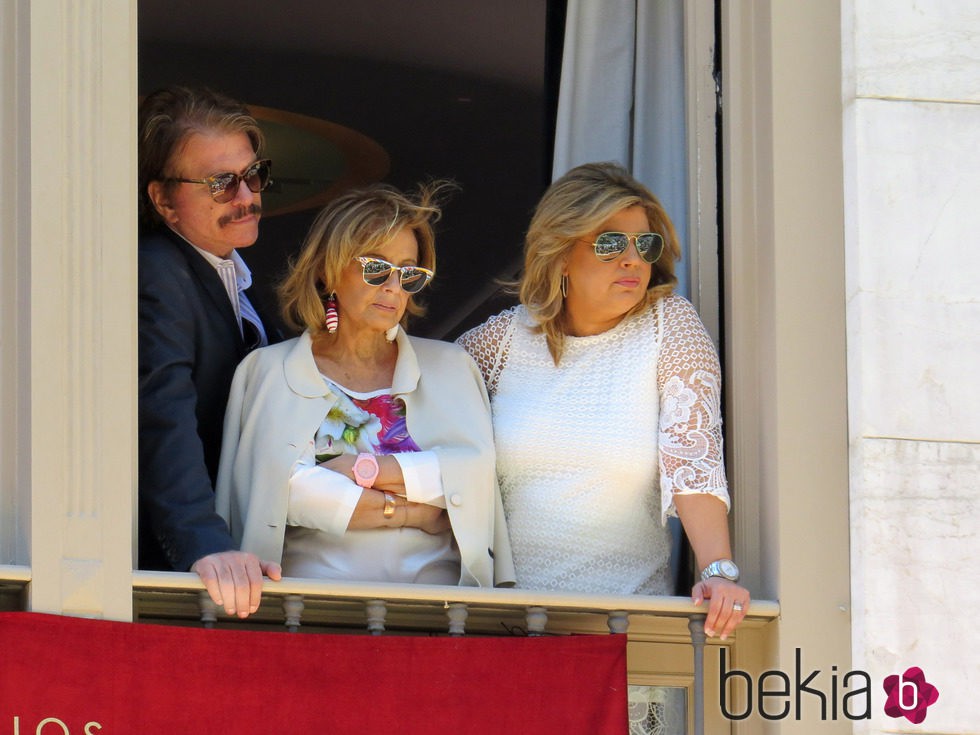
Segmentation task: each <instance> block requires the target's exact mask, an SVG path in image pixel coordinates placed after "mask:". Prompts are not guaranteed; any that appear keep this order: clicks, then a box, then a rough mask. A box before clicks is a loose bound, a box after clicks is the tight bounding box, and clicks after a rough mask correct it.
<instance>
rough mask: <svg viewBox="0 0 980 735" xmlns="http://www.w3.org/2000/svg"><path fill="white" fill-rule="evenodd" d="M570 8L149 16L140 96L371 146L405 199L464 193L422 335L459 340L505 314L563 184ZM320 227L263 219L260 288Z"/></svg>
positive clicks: (447, 1)
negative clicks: (211, 94) (262, 111)
mask: <svg viewBox="0 0 980 735" xmlns="http://www.w3.org/2000/svg"><path fill="white" fill-rule="evenodd" d="M555 2H556V0H355V1H354V2H336V1H331V0H280V1H279V2H268V0H238V1H237V2H236V1H234V0H208V2H201V0H139V4H138V9H139V92H140V94H147V93H149V92H151V91H153V90H154V89H157V88H159V87H163V86H167V85H170V84H190V85H203V86H209V87H211V88H213V89H217V90H220V91H222V92H225V93H227V94H229V95H231V96H232V97H235V98H237V99H239V100H241V101H243V102H245V103H247V104H250V105H259V106H264V107H268V108H272V109H275V110H281V111H285V112H288V113H297V114H300V115H307V116H311V117H314V118H318V119H320V120H324V121H328V122H330V123H334V124H336V125H340V126H344V127H346V128H350V129H352V130H355V131H357V132H358V133H360V134H362V135H365V136H367V137H368V138H370V139H371V140H373V141H375V142H376V143H377V144H378V145H380V146H381V148H383V149H384V151H385V152H386V153H387V154H388V156H389V157H390V162H391V165H390V169H389V172H388V174H387V175H386V177H385V180H386V181H388V182H390V183H392V184H394V185H396V186H398V187H401V188H403V189H408V188H411V187H412V186H413V185H414V184H415V183H417V182H420V181H424V180H426V179H431V178H450V179H453V180H454V181H456V182H457V183H458V184H459V185H460V191H459V193H457V194H456V195H454V196H453V197H452V199H451V200H450V201H449V202H448V203H447V205H446V206H445V208H444V216H443V219H442V220H441V221H440V223H439V228H438V240H437V250H438V257H439V260H438V267H437V272H436V278H435V279H434V280H433V282H432V285H431V286H430V287H429V288H428V289H426V294H425V298H426V300H427V302H428V308H429V312H428V315H427V316H426V317H425V318H424V319H422V320H419V321H417V322H415V323H414V324H413V326H412V331H413V332H415V333H416V334H420V335H422V336H432V337H440V338H452V337H454V336H455V335H457V334H458V333H459V332H460V331H461V330H462V329H463V328H465V327H468V326H472V325H473V324H475V323H477V322H478V321H480V320H481V319H482V318H483V317H485V316H486V315H487V314H488V313H489V312H491V311H493V310H496V308H498V306H499V304H500V303H501V301H500V299H499V298H498V294H499V288H498V286H497V285H496V284H497V280H498V279H505V280H506V279H510V278H512V277H513V276H514V271H515V268H516V267H517V265H518V264H519V262H520V252H521V247H522V241H523V233H524V230H525V228H526V227H527V222H528V219H529V216H530V212H531V210H532V209H533V207H534V203H535V202H536V201H537V199H538V197H539V196H540V194H541V192H542V190H543V188H544V186H545V185H546V183H547V178H548V174H550V149H549V144H548V142H547V141H548V137H549V126H550V123H549V122H548V103H547V99H546V93H545V89H546V87H545V57H546V36H547V12H548V8H549V7H550V6H552V5H554V4H555ZM292 142H295V141H292ZM267 152H268V154H269V155H270V157H272V158H273V162H274V168H273V178H276V177H279V178H282V179H284V180H285V179H288V178H292V177H296V176H300V177H301V176H302V174H301V172H297V171H291V170H289V169H288V161H289V159H290V156H288V155H286V152H284V151H283V150H279V151H278V154H279V155H278V156H277V151H275V150H272V148H271V146H270V148H269V149H268V151H267ZM269 203H270V205H271V204H272V202H271V199H270V202H269ZM314 215H315V210H307V211H305V212H298V213H291V214H282V215H279V216H269V217H267V218H265V219H263V222H262V225H261V228H260V237H259V242H258V243H257V244H256V245H255V246H254V247H252V248H249V250H248V251H247V252H246V253H244V255H245V258H246V259H247V260H248V262H249V264H250V265H251V267H252V269H253V272H254V273H255V275H256V281H255V283H256V285H257V286H258V287H259V288H269V289H270V290H271V287H272V285H273V284H274V282H275V281H276V280H278V279H279V278H280V277H281V275H282V274H283V272H284V271H285V269H286V268H287V263H288V260H289V258H290V257H291V256H292V255H293V254H294V253H295V252H296V251H297V250H298V248H299V246H300V243H301V242H302V240H303V238H304V236H305V234H306V232H307V230H308V229H309V225H310V222H311V221H312V219H313V216H314ZM270 295H271V294H270Z"/></svg>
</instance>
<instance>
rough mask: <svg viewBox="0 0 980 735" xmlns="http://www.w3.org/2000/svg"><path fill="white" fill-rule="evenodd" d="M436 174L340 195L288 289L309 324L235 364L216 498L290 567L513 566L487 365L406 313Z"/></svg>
mask: <svg viewBox="0 0 980 735" xmlns="http://www.w3.org/2000/svg"><path fill="white" fill-rule="evenodd" d="M438 190H439V187H438V186H428V187H420V189H419V191H418V193H417V195H416V196H414V197H408V196H405V195H404V194H402V193H401V192H399V191H397V190H396V189H394V188H392V187H390V186H386V185H376V186H373V187H369V188H367V189H362V190H357V191H354V192H350V193H348V194H345V195H344V196H342V197H340V198H339V199H337V200H335V201H333V202H332V203H330V204H329V205H328V206H327V207H326V208H325V209H324V210H323V211H322V212H321V213H320V214H319V216H318V217H317V218H316V220H315V221H314V223H313V225H312V228H311V230H310V233H309V235H308V236H307V239H306V242H305V244H304V246H303V249H302V251H301V253H300V255H299V258H298V259H297V262H296V263H295V264H294V266H293V269H292V271H291V273H290V275H289V276H288V278H287V280H286V281H285V282H284V284H283V286H282V288H281V291H280V297H281V300H282V304H283V313H284V316H285V318H286V320H287V321H288V322H290V323H291V324H292V325H293V326H294V327H298V328H302V329H303V330H304V332H303V334H302V336H300V337H298V338H296V339H294V340H290V341H288V342H285V343H282V344H279V345H275V346H273V347H270V348H266V349H261V350H257V351H256V352H254V353H252V354H251V355H249V356H248V357H247V358H246V359H245V360H244V361H243V362H242V364H241V365H240V366H239V368H238V371H237V373H236V375H235V380H234V382H233V384H232V388H231V395H230V397H229V401H228V409H227V413H226V419H225V433H224V440H223V441H224V451H223V454H222V458H221V465H220V470H219V474H218V486H217V505H218V512H219V513H221V515H222V516H223V517H224V518H225V519H226V520H227V521H228V524H229V527H230V529H231V533H232V536H233V538H235V540H236V541H237V542H239V543H240V544H241V549H242V550H243V551H249V552H253V553H255V554H257V555H258V556H259V558H262V559H272V560H277V561H278V560H281V563H282V567H283V574H284V575H286V576H293V577H312V578H326V579H342V580H352V581H383V582H409V583H413V582H414V583H428V584H462V585H479V586H492V585H494V584H497V585H507V584H511V583H512V582H513V568H512V564H511V558H510V545H509V541H508V537H507V531H506V526H505V522H504V517H503V508H502V504H501V500H500V494H499V491H498V488H497V481H496V474H495V456H494V450H493V430H492V427H491V422H490V414H489V402H488V399H487V394H486V391H485V389H484V385H483V380H482V377H481V374H480V372H479V370H478V369H477V368H476V365H475V364H474V363H473V361H472V359H471V358H470V357H469V356H468V355H467V354H466V353H465V352H464V351H463V350H462V349H460V348H459V347H457V346H455V345H451V344H448V343H444V342H438V341H434V340H426V339H420V338H415V337H409V336H408V335H407V334H406V333H405V332H404V329H403V326H404V323H405V320H406V318H407V316H408V315H409V314H412V313H415V314H417V313H420V311H421V309H420V307H419V305H418V304H417V303H416V302H415V300H414V299H415V295H416V294H417V293H418V292H419V291H420V290H421V289H422V288H423V287H424V286H425V285H426V284H427V283H428V281H429V279H431V277H432V275H433V273H434V270H435V248H434V236H433V231H432V224H431V223H432V222H433V221H434V220H435V219H436V218H437V217H438V215H439V209H438V207H437V205H436V204H435V201H434V197H435V196H436V194H437V193H438Z"/></svg>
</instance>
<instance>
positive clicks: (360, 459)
mask: <svg viewBox="0 0 980 735" xmlns="http://www.w3.org/2000/svg"><path fill="white" fill-rule="evenodd" d="M380 471H381V468H380V467H378V459H377V458H376V457H375V456H374V455H373V454H368V453H367V452H361V453H360V454H358V455H357V459H355V460H354V482H356V483H357V484H358V485H360V486H361V487H374V481H375V480H377V479H378V473H379V472H380Z"/></svg>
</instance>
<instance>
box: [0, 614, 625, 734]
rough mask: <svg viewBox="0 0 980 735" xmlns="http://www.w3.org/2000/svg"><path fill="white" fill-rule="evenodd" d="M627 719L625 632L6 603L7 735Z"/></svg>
mask: <svg viewBox="0 0 980 735" xmlns="http://www.w3.org/2000/svg"><path fill="white" fill-rule="evenodd" d="M626 730H627V710H626V637H625V636H622V635H616V636H613V635H609V636H572V637H568V636H562V637H541V638H475V637H464V638H446V637H440V638H435V637H422V636H411V637H410V636H395V635H384V636H379V637H373V636H354V635H328V634H323V635H320V634H310V633H297V634H292V633H286V632H272V633H266V632H252V631H228V630H203V629H198V628H177V627H169V626H158V625H145V624H134V623H115V622H109V621H104V620H87V619H81V618H69V617H59V616H55V615H41V614H36V613H0V735H178V734H181V733H194V734H197V733H208V734H212V733H213V734H215V735H224V734H225V733H228V734H229V735H252V734H253V733H254V734H255V735H259V734H260V733H261V735H268V734H269V733H299V734H305V733H317V734H318V735H319V734H320V733H330V734H333V733H357V734H358V735H365V734H370V733H397V734H398V735H414V734H415V733H419V734H421V733H426V734H429V733H437V734H439V735H449V733H463V734H464V735H484V734H486V735H490V734H491V733H492V734H493V735H500V734H501V733H503V734H508V735H509V734H511V733H535V735H547V734H548V733H554V734H555V735H570V734H575V733H582V734H583V735H596V734H597V733H617V734H621V733H625V732H626Z"/></svg>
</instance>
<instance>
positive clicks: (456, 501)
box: [449, 493, 463, 507]
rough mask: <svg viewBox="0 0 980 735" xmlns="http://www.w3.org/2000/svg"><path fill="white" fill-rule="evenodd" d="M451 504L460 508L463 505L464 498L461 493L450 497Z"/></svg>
mask: <svg viewBox="0 0 980 735" xmlns="http://www.w3.org/2000/svg"><path fill="white" fill-rule="evenodd" d="M449 502H450V503H452V504H453V505H455V506H457V507H458V506H460V505H462V504H463V496H462V495H460V494H459V493H453V494H452V495H450V496H449Z"/></svg>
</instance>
